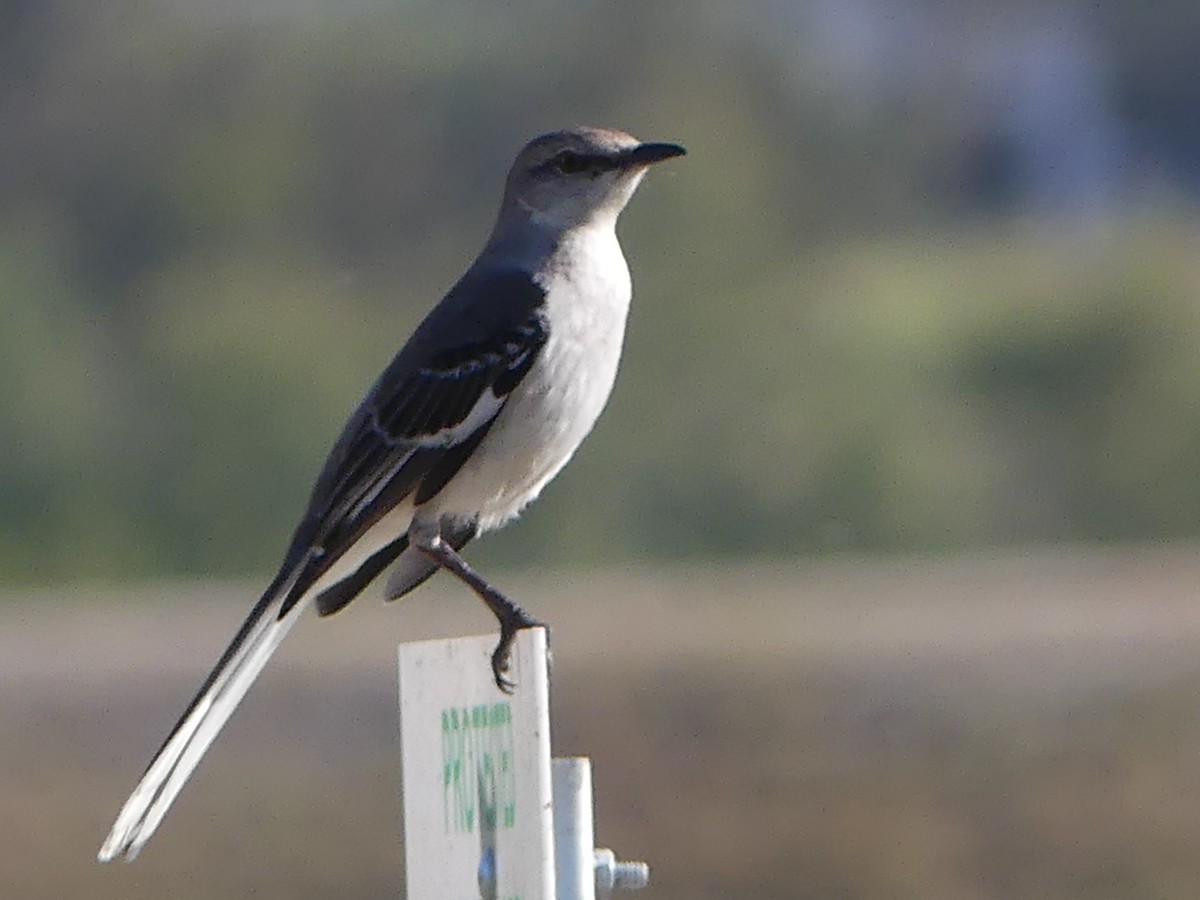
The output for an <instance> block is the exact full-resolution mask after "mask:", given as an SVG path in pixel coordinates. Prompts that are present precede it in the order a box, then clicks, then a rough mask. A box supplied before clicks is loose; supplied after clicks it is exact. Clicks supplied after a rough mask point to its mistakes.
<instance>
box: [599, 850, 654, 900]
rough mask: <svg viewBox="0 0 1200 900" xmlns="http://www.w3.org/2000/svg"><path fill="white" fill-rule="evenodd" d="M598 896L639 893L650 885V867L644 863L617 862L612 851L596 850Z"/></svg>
mask: <svg viewBox="0 0 1200 900" xmlns="http://www.w3.org/2000/svg"><path fill="white" fill-rule="evenodd" d="M595 858H596V895H597V896H598V897H607V896H609V895H610V894H611V893H612V892H613V891H637V890H641V889H642V888H644V887H645V886H646V885H648V884H649V883H650V866H648V865H647V864H646V863H644V862H627V861H625V860H620V861H618V860H617V855H616V854H615V853H613V852H612V851H611V850H609V849H607V848H605V847H601V848H598V849H597V850H596V857H595Z"/></svg>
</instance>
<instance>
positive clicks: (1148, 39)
mask: <svg viewBox="0 0 1200 900" xmlns="http://www.w3.org/2000/svg"><path fill="white" fill-rule="evenodd" d="M1197 60H1200V7H1198V6H1196V5H1195V4H1194V3H1185V2H1182V0H1175V2H1170V0H1168V2H1164V3H1159V4H1156V5H1155V9H1154V11H1153V12H1152V13H1151V12H1150V11H1148V10H1147V9H1146V8H1145V7H1144V5H1142V4H1136V3H1133V2H1129V0H1106V2H1100V3H1093V4H1086V5H1085V4H1078V3H1069V2H1055V0H1050V2H1045V0H1043V2H1036V3H1034V2H1023V0H1006V2H1000V3H997V2H986V3H985V2H982V0H980V2H975V0H966V2H960V3H957V4H953V5H950V4H943V3H934V2H931V0H837V2H834V0H809V2H787V0H747V2H744V3H741V4H737V5H733V4H726V3H717V2H705V0H700V2H697V0H689V2H684V0H659V2H656V3H643V2H636V0H620V2H600V0H592V2H588V0H575V2H571V3H552V2H526V3H522V4H472V3H466V2H459V0H444V2H439V3H433V2H419V0H409V2H400V0H393V2H383V0H353V2H343V3H339V4H334V3H322V2H318V0H249V2H242V3H233V2H224V0H209V2H183V0H175V2H166V0H160V2H157V3H155V2H150V0H113V2H107V3H103V4H85V3H79V2H70V0H49V2H46V0H42V2H33V0H0V593H2V600H3V602H2V603H0V721H3V722H4V726H3V728H0V769H2V770H3V771H4V774H3V775H0V806H2V808H4V809H5V810H6V812H7V813H8V814H7V815H6V816H4V817H3V821H2V822H0V834H3V835H4V836H3V841H4V844H5V846H6V847H9V848H10V850H9V851H6V852H5V853H4V854H2V857H3V858H0V886H2V885H4V884H7V885H8V889H7V890H4V889H3V888H2V887H0V893H4V895H5V896H13V897H30V898H34V897H38V898H40V897H45V898H59V897H62V896H68V895H71V894H81V893H86V894H87V895H89V896H94V897H114V898H115V897H121V898H140V897H162V896H170V897H186V898H192V897H232V896H249V895H253V896H256V897H285V896H286V897H293V898H295V897H314V898H315V897H325V896H331V895H335V896H353V897H357V896H364V897H367V896H371V897H374V896H396V895H397V894H398V892H399V891H400V889H401V885H402V879H403V876H402V872H401V865H400V860H401V859H402V851H401V848H400V846H399V839H398V836H397V835H396V831H397V828H396V822H397V821H398V817H399V806H398V801H397V799H396V790H397V784H398V775H397V773H396V763H395V759H394V755H395V747H394V734H395V712H394V699H393V696H392V695H393V692H394V691H393V685H392V677H393V675H394V668H393V663H392V650H393V645H394V643H395V642H396V641H397V640H401V639H407V638H409V637H421V636H429V635H433V634H454V633H464V632H467V631H484V630H487V629H489V628H490V627H491V623H490V622H489V619H488V617H487V616H486V614H485V613H483V611H482V610H481V609H477V608H476V607H477V606H478V604H476V603H475V601H474V600H473V598H471V597H470V596H469V595H466V594H464V592H463V591H462V590H461V589H459V588H458V587H457V586H455V585H447V584H444V583H437V582H435V583H434V584H432V585H431V586H429V587H428V588H426V589H424V590H423V591H422V592H421V593H420V594H419V595H418V596H417V597H415V598H414V599H413V600H412V601H411V602H410V603H407V604H405V605H404V606H403V607H401V608H388V609H386V610H383V609H381V608H379V604H377V603H376V602H375V599H374V596H373V595H369V596H368V597H367V598H366V599H365V601H363V602H362V603H361V604H355V605H354V607H352V610H353V611H348V612H347V613H345V614H344V615H342V616H338V617H335V618H334V619H332V620H330V621H329V622H323V623H322V624H321V626H320V627H319V628H318V627H316V626H315V625H314V624H312V623H310V625H309V626H307V627H306V628H304V629H301V630H300V631H301V632H303V633H302V634H300V635H298V636H297V638H296V639H295V641H294V642H292V643H289V645H288V646H287V647H285V648H284V650H283V651H282V652H281V654H280V657H279V660H278V662H277V664H275V665H274V666H273V667H272V669H271V670H269V671H268V673H267V675H266V676H265V677H264V680H263V684H262V685H261V686H260V688H259V689H257V690H256V691H255V692H253V694H252V696H251V697H250V698H249V699H248V701H247V704H246V708H245V709H243V710H242V712H241V713H240V714H239V715H238V716H236V717H235V719H234V721H233V722H232V723H231V725H230V728H229V729H228V731H227V733H226V735H225V736H224V737H223V738H222V739H221V740H220V741H218V743H217V744H216V745H215V747H214V749H213V751H212V754H211V758H210V759H209V760H208V761H206V764H205V765H204V766H202V768H201V771H200V772H199V773H198V777H197V779H196V781H197V783H196V784H195V785H192V786H191V787H190V789H189V790H187V791H185V793H184V794H183V796H182V798H181V800H180V802H179V804H178V805H177V808H176V809H175V810H174V811H173V812H172V815H171V816H170V817H168V819H167V820H166V823H165V825H164V828H163V831H162V833H161V834H160V835H159V836H158V837H157V838H156V839H155V841H154V842H153V843H152V844H151V845H150V847H149V849H148V851H147V852H146V855H145V857H144V859H143V860H141V861H139V862H138V864H137V865H135V866H132V867H125V866H117V867H105V868H101V867H98V866H96V865H95V864H93V863H92V862H91V859H92V855H93V854H94V851H95V848H96V846H98V844H99V841H100V839H101V838H102V836H103V834H104V833H105V831H106V829H107V828H108V826H109V824H110V821H111V818H112V816H113V815H115V813H116V810H117V808H118V807H119V804H120V803H121V802H122V801H123V799H124V797H125V796H126V793H127V791H128V789H129V788H130V787H132V785H133V782H134V781H135V779H136V777H137V776H138V774H139V773H140V771H141V766H142V765H143V764H144V763H145V762H146V761H147V760H148V758H149V756H150V754H151V753H152V752H153V750H154V749H155V748H156V747H157V745H158V742H159V740H160V739H161V738H162V736H163V735H164V734H165V732H166V730H167V729H168V728H169V726H170V725H171V723H172V722H173V721H174V718H175V715H176V714H177V713H178V711H179V710H180V709H181V708H182V706H183V705H184V703H185V702H186V700H187V699H188V697H189V696H190V693H191V691H192V690H193V689H194V687H195V686H196V685H198V683H199V681H200V679H201V677H202V675H203V673H204V672H205V671H206V670H207V667H208V665H209V664H210V663H211V661H212V660H214V659H215V657H216V655H217V654H218V653H219V650H220V648H221V647H222V646H223V645H224V642H225V640H226V638H227V637H228V636H229V635H230V634H231V633H232V631H233V630H234V628H235V627H236V624H237V622H238V621H239V620H240V616H241V614H242V612H243V611H244V609H245V607H246V606H247V605H248V604H249V602H250V601H251V599H252V598H253V597H254V596H255V595H256V592H257V590H258V589H259V588H261V586H262V584H263V582H264V580H265V579H266V578H267V577H269V576H270V574H271V573H272V571H273V568H274V566H275V565H276V564H277V562H278V558H279V555H280V554H281V553H282V550H283V548H284V545H285V543H286V540H287V538H288V536H289V534H290V529H291V528H292V526H293V525H294V522H295V519H296V517H297V516H298V514H299V512H300V511H301V508H302V506H303V503H304V501H305V499H306V497H307V493H308V490H309V488H310V485H311V481H312V478H313V477H314V475H315V472H316V470H317V468H318V467H319V465H320V462H321V460H322V459H323V457H324V454H325V452H326V451H327V449H328V447H329V445H330V444H331V442H332V440H333V438H334V437H335V435H336V432H337V429H338V428H339V427H340V425H341V423H342V421H343V419H344V417H345V416H346V414H347V413H348V411H349V410H350V409H351V408H352V407H353V406H354V404H355V403H356V402H357V401H358V399H359V397H360V396H361V394H362V392H363V391H364V390H365V388H366V386H367V385H368V384H369V383H370V382H371V380H372V379H373V378H374V376H375V375H376V374H377V372H378V371H379V370H380V369H381V368H382V367H383V365H384V364H385V363H386V362H387V361H388V359H389V358H390V357H391V355H392V353H394V352H395V350H396V349H397V348H398V346H399V344H400V343H401V342H402V340H403V339H404V338H405V337H406V336H407V334H408V333H409V331H410V330H411V328H412V327H413V326H414V325H415V323H416V322H417V321H418V320H419V319H420V317H421V316H422V315H423V314H424V313H425V311H426V310H428V308H429V307H430V306H431V305H432V304H433V303H434V302H435V301H436V299H437V298H438V297H439V296H440V295H441V293H442V292H443V291H444V290H445V289H446V288H447V287H448V286H449V285H450V284H451V283H453V281H454V280H455V279H456V278H457V276H458V275H459V274H460V273H461V271H462V268H463V266H464V265H465V263H466V262H467V261H468V260H469V259H470V258H472V257H473V255H474V254H475V253H476V251H477V250H478V248H479V246H480V245H481V243H482V241H483V240H484V238H485V237H486V234H487V231H488V230H489V227H490V221H491V216H492V215H493V213H494V210H495V207H496V204H497V202H498V199H499V192H500V186H501V182H502V179H503V176H504V173H505V172H506V170H507V167H508V164H509V163H510V161H511V158H512V157H513V155H514V154H515V153H516V151H517V150H518V149H519V148H520V147H521V145H522V144H523V143H524V142H525V141H526V140H527V139H528V138H529V137H531V136H532V135H534V134H537V133H539V132H542V131H546V130H551V129H553V128H557V127H562V126H564V125H569V124H577V123H578V124H604V125H612V126H615V127H619V128H623V129H626V130H629V131H631V132H633V133H634V134H637V135H638V136H640V137H643V138H647V139H661V140H672V141H678V142H680V143H683V144H684V145H686V146H687V147H688V148H689V151H690V155H689V156H688V157H687V158H686V159H685V160H682V161H679V162H677V163H672V164H670V165H666V166H663V167H662V168H661V169H656V170H655V171H654V172H653V173H652V174H651V176H650V177H649V178H648V179H647V182H646V184H645V186H644V187H643V188H642V189H641V190H640V191H639V194H638V197H637V198H636V199H635V201H634V202H633V203H632V205H631V207H630V209H629V210H628V212H627V213H626V215H625V216H624V218H623V221H622V227H621V233H622V236H623V239H624V245H625V248H626V254H627V256H628V258H629V261H630V266H631V269H632V271H633V278H634V283H635V303H634V309H633V312H632V316H631V321H630V330H629V335H628V341H627V345H626V353H625V357H624V362H623V367H622V371H621V376H620V378H619V381H618V385H617V390H616V393H615V395H614V397H613V400H612V403H611V404H610V407H609V409H608V411H607V412H606V414H605V416H604V417H603V419H602V420H601V423H600V425H599V427H598V428H597V431H596V433H595V434H594V435H593V437H592V438H591V439H590V440H589V442H588V443H587V444H586V445H585V448H584V450H583V451H581V453H580V454H579V456H578V457H577V459H576V461H575V462H574V463H573V464H572V466H571V467H569V468H568V469H567V470H566V471H565V472H564V473H563V475H562V476H561V477H560V478H559V479H558V480H557V481H556V482H555V483H554V484H553V485H552V486H551V487H550V488H549V489H548V490H547V491H546V493H545V495H544V496H543V498H542V500H541V501H539V503H538V504H537V505H536V506H535V507H533V508H532V509H531V510H530V511H529V512H528V513H527V514H526V516H525V517H524V519H523V521H522V522H521V523H520V524H519V525H517V526H515V527H512V528H510V529H508V530H507V531H505V532H503V533H501V534H499V535H496V536H494V537H490V538H488V539H487V540H486V541H483V542H481V543H480V544H479V545H477V546H473V547H472V550H471V557H472V559H473V560H474V561H476V562H478V563H479V565H480V566H481V567H482V568H484V569H485V571H488V572H490V573H494V575H495V580H497V581H498V582H500V583H501V584H506V585H508V584H511V585H514V586H517V587H519V588H520V589H521V590H522V591H523V592H524V593H523V594H522V596H523V598H524V599H526V600H527V601H528V603H527V605H528V606H530V607H531V608H532V609H534V610H535V611H536V612H538V613H539V614H541V615H543V616H544V617H546V618H549V619H550V620H551V621H552V622H553V623H554V624H555V626H556V631H555V641H556V644H555V645H556V648H557V668H556V674H555V678H556V681H555V686H556V695H555V702H556V706H557V708H558V716H559V718H558V720H557V721H556V728H557V731H556V736H555V739H556V744H557V749H558V751H559V752H561V753H579V754H587V755H591V756H592V757H593V759H594V762H595V766H596V776H597V783H598V787H599V789H600V791H601V796H600V798H599V799H598V814H599V823H598V825H599V835H600V837H601V839H602V840H603V841H605V842H607V843H610V844H612V845H613V846H614V847H615V848H616V849H617V850H618V851H620V852H622V853H625V854H628V855H640V856H645V857H647V858H649V859H650V860H651V861H652V862H653V863H654V864H655V867H656V874H655V887H654V888H653V889H652V890H651V893H650V896H652V897H659V898H683V897H688V898H699V897H712V898H718V897H721V898H727V897H733V896H753V897H759V898H781V900H782V898H797V897H813V898H816V897H837V898H876V897H878V898H910V897H911V898H943V897H944V898H976V897H977V898H1009V897H1017V896H1044V897H1081V898H1082V897H1088V898H1107V897H1112V898H1118V897H1119V898H1140V897H1155V898H1166V897H1180V898H1183V897H1188V898H1194V897H1195V895H1196V889H1197V885H1200V826H1198V825H1197V816H1196V812H1195V811H1196V809H1197V808H1198V806H1200V716H1198V715H1197V712H1196V706H1197V696H1196V695H1197V688H1198V687H1200V662H1197V660H1198V659H1200V612H1197V611H1196V610H1194V609H1193V607H1194V606H1195V605H1196V604H1195V603H1194V598H1195V593H1196V590H1195V584H1196V583H1197V580H1198V578H1200V563H1197V562H1196V561H1194V560H1193V557H1194V556H1196V554H1195V553H1194V552H1193V551H1194V549H1195V548H1196V544H1195V541H1196V539H1197V537H1198V536H1200V515H1198V514H1197V508H1198V507H1200V299H1198V294H1200V253H1198V252H1197V251H1198V249H1200V246H1198V239H1200V225H1198V224H1197V222H1198V220H1197V212H1198V209H1197V207H1198V206H1200V162H1198V161H1200V124H1198V123H1200V119H1198V118H1197V115H1196V111H1197V109H1200V77H1197V76H1200V72H1197ZM631 436H635V437H636V443H634V442H633V441H631ZM372 593H373V592H372ZM5 832H8V833H7V834H5Z"/></svg>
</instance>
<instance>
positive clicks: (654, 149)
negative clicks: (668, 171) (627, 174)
mask: <svg viewBox="0 0 1200 900" xmlns="http://www.w3.org/2000/svg"><path fill="white" fill-rule="evenodd" d="M685 153H687V151H686V150H684V149H683V148H682V147H680V146H679V145H678V144H658V143H646V144H638V145H637V146H636V147H633V148H631V149H629V150H626V151H625V152H624V153H622V154H621V164H622V165H623V166H629V167H636V166H649V165H651V164H653V163H657V162H662V161H663V160H664V159H673V158H674V157H676V156H683V155H684V154H685Z"/></svg>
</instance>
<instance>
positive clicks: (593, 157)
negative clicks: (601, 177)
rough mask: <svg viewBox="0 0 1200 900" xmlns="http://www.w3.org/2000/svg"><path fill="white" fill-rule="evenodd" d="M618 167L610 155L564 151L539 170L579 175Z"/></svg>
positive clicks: (551, 158)
mask: <svg viewBox="0 0 1200 900" xmlns="http://www.w3.org/2000/svg"><path fill="white" fill-rule="evenodd" d="M617 165H618V162H617V160H616V159H614V158H613V157H612V156H610V155H608V154H602V153H576V152H575V151H573V150H563V151H560V152H559V153H556V154H554V156H552V157H550V159H548V160H546V161H545V162H544V163H542V164H541V165H540V166H538V169H539V170H540V171H543V172H558V173H561V174H563V175H577V174H581V173H584V172H599V171H603V170H605V169H615V168H616V167H617Z"/></svg>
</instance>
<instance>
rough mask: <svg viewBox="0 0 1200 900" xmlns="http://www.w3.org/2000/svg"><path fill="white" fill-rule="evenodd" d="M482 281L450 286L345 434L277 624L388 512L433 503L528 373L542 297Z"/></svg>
mask: <svg viewBox="0 0 1200 900" xmlns="http://www.w3.org/2000/svg"><path fill="white" fill-rule="evenodd" d="M480 281H482V283H479V282H476V283H470V282H467V279H464V282H467V284H466V287H464V286H463V285H464V282H460V284H459V286H456V289H455V291H452V292H451V294H450V295H448V296H447V298H446V299H445V300H444V301H443V303H442V305H440V306H439V307H438V308H437V309H435V311H434V313H432V314H431V315H430V317H429V318H428V319H426V321H425V322H424V323H422V326H421V327H420V328H418V330H417V332H416V333H415V334H414V335H413V338H412V339H411V340H410V342H409V343H408V344H407V345H406V346H405V348H404V349H403V350H401V352H400V353H399V354H398V355H397V357H396V359H395V360H393V362H392V364H391V365H390V366H389V367H388V368H387V369H386V370H385V371H384V373H383V375H382V376H381V377H380V379H379V381H378V382H376V384H375V386H374V387H373V388H372V389H371V391H370V392H369V393H368V394H367V396H366V398H365V399H364V400H363V402H362V404H361V405H360V406H359V408H358V410H356V412H355V413H354V415H353V416H351V418H350V420H349V422H347V424H346V428H345V429H344V431H343V432H342V435H341V437H340V438H339V439H338V441H337V443H336V444H335V445H334V448H333V451H332V452H331V453H330V455H329V459H328V461H327V462H326V464H325V468H324V469H323V471H322V472H321V475H320V477H319V478H318V479H317V484H316V486H315V488H314V490H313V494H312V497H311V499H310V501H309V506H308V510H307V512H306V513H305V516H304V518H303V520H302V521H301V524H300V526H299V527H298V528H297V530H296V534H295V535H294V537H293V540H292V546H291V547H290V549H289V551H288V554H287V556H286V558H285V561H284V565H283V567H282V570H283V571H289V572H291V571H297V568H298V569H299V574H298V576H297V577H296V580H295V581H294V582H293V584H292V585H291V587H290V588H289V590H288V593H287V595H286V597H285V598H284V601H283V604H282V606H281V608H280V610H279V615H280V616H283V615H284V614H286V613H287V611H288V610H289V609H291V607H292V606H293V605H294V604H295V603H296V602H298V601H299V600H300V598H301V597H303V596H304V595H305V593H306V592H307V591H308V590H309V589H310V588H311V587H312V585H313V584H314V583H315V582H316V580H317V579H318V578H320V577H321V575H322V574H324V573H325V572H326V571H328V569H329V568H330V566H332V565H333V564H334V563H335V562H336V561H337V559H338V558H339V557H340V556H341V555H342V554H343V553H344V552H345V551H346V550H347V549H348V548H349V547H350V546H352V545H353V544H354V542H355V541H357V540H358V539H359V538H360V537H362V535H363V534H365V533H366V531H367V530H368V529H370V528H371V526H372V525H374V524H375V523H376V522H378V521H379V519H380V518H382V517H383V516H384V515H385V514H386V513H387V512H388V511H389V510H390V509H392V508H393V507H394V506H395V505H396V504H397V503H399V502H401V501H402V500H404V499H406V498H408V497H410V496H412V497H414V500H415V502H416V503H418V504H419V503H424V502H426V501H428V500H429V499H431V498H432V497H434V496H436V494H437V493H438V491H440V490H441V489H442V488H443V487H444V486H445V485H446V483H447V482H449V480H450V479H451V478H452V477H453V476H454V474H455V473H456V472H457V471H458V470H459V468H460V467H461V466H462V464H463V463H464V462H465V461H466V460H467V458H468V457H469V456H470V455H471V453H472V452H473V451H474V450H475V448H476V446H478V444H479V442H480V441H482V440H483V438H484V437H485V436H486V434H487V431H488V429H489V428H490V427H491V424H492V422H494V421H495V418H496V416H497V415H498V414H499V412H500V410H501V409H502V408H503V407H504V404H505V402H506V401H507V399H508V397H509V396H510V395H511V394H512V392H513V390H514V389H515V388H516V387H517V385H518V384H520V383H521V380H522V379H523V378H524V376H525V375H526V373H527V372H528V371H529V370H530V368H532V366H533V364H534V362H535V361H536V359H537V356H538V353H539V351H540V350H541V348H542V346H543V344H545V342H546V339H547V337H548V331H547V328H546V323H545V319H544V317H543V314H542V301H543V300H544V296H545V295H544V291H543V290H542V289H541V288H540V287H539V286H537V285H536V284H535V283H534V282H533V281H532V280H531V279H530V278H529V277H528V276H527V275H526V274H525V273H503V274H494V273H493V274H491V275H490V276H488V277H487V278H486V279H480ZM464 293H467V294H469V296H470V299H471V302H470V303H466V302H464V301H463V300H461V299H460V298H461V297H462V296H463V294H464ZM481 304H482V307H483V308H482V309H481V308H480V306H481ZM450 335H454V336H457V339H456V340H449V339H447V338H448V336H450Z"/></svg>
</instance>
